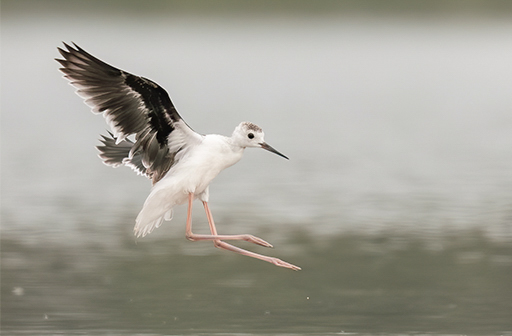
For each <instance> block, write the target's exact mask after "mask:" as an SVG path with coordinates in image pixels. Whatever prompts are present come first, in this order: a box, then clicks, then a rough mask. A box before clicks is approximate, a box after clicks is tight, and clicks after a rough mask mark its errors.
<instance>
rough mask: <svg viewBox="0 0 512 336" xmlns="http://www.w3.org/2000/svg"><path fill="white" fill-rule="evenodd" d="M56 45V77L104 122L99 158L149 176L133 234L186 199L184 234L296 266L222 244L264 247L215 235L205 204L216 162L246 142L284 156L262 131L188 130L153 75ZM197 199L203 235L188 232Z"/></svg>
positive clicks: (226, 160)
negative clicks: (202, 217) (203, 219)
mask: <svg viewBox="0 0 512 336" xmlns="http://www.w3.org/2000/svg"><path fill="white" fill-rule="evenodd" d="M63 44H64V47H63V48H61V47H57V49H58V51H59V53H60V55H61V56H62V58H61V59H59V58H56V59H55V60H56V61H57V62H59V63H60V65H61V66H62V67H61V68H59V70H60V71H61V72H62V73H63V75H64V76H63V77H64V78H65V79H67V80H68V81H69V83H70V84H71V85H72V86H73V87H75V88H76V93H77V94H78V95H79V96H81V97H82V98H83V99H84V101H85V103H86V104H87V105H88V106H89V107H90V108H91V110H92V112H93V113H95V114H101V115H103V117H104V118H105V120H106V122H107V124H108V125H109V127H110V130H111V131H110V132H108V135H101V137H102V138H101V139H100V141H101V145H100V146H97V149H98V150H99V153H100V154H99V157H100V158H101V159H102V161H103V163H104V164H106V165H108V166H112V167H118V166H122V165H124V166H128V167H130V168H132V169H133V170H134V171H135V172H136V173H137V174H139V175H143V176H145V177H147V178H149V179H150V180H151V182H152V188H151V191H150V193H149V196H148V197H147V199H146V200H145V202H144V205H143V206H142V210H141V211H140V212H139V214H138V215H137V218H136V219H135V227H134V234H135V236H136V237H141V236H142V237H144V236H146V235H147V234H149V233H151V232H152V231H153V230H154V229H155V228H158V227H160V226H161V224H162V222H163V221H164V220H166V221H169V220H171V219H172V213H173V208H174V207H175V206H177V205H181V204H185V203H187V204H188V209H187V220H186V225H185V236H186V238H187V239H188V240H191V241H212V242H213V244H214V246H215V247H217V248H220V249H224V250H228V251H232V252H236V253H239V254H241V255H244V256H248V257H252V258H256V259H260V260H263V261H266V262H269V263H272V264H274V265H276V266H280V267H284V268H289V269H292V270H296V271H297V270H300V269H301V268H300V267H298V266H296V265H293V264H291V263H288V262H286V261H283V260H281V259H279V258H275V257H270V256H266V255H262V254H258V253H255V252H252V251H248V250H245V249H242V248H240V247H237V246H234V245H232V244H229V243H227V242H226V241H231V240H234V241H240V240H243V241H247V242H250V243H254V244H257V245H261V246H264V247H272V245H271V244H270V243H268V242H266V241H265V240H263V239H261V238H258V237H256V236H253V235H250V234H238V235H222V234H218V233H217V229H216V226H215V223H214V220H213V216H212V213H211V211H210V208H209V205H208V202H209V184H210V182H211V181H212V180H213V179H214V178H215V177H216V176H217V175H218V174H219V173H220V172H221V171H222V170H224V169H226V168H228V167H230V166H232V165H234V164H235V163H237V162H238V161H239V160H240V159H241V158H242V155H243V153H244V150H245V149H246V148H262V149H265V150H267V151H269V152H272V153H274V154H277V155H279V156H281V157H283V158H285V159H288V157H286V156H285V155H284V154H282V153H280V152H278V151H277V150H276V149H274V148H273V147H272V146H270V145H269V144H267V143H266V142H265V140H264V132H263V130H262V129H261V128H260V127H259V126H257V125H255V124H254V123H251V122H241V123H240V124H239V125H238V126H236V128H235V129H234V131H233V133H232V134H231V136H223V135H218V134H207V135H203V134H200V133H197V132H195V131H194V130H192V128H190V127H189V126H188V125H187V123H186V122H185V121H184V120H183V118H182V117H181V116H180V114H179V113H178V111H177V110H176V108H175V106H174V104H173V103H172V101H171V99H170V97H169V94H168V93H167V91H166V90H165V89H163V88H162V87H161V86H160V85H158V84H157V83H155V82H154V81H152V80H150V79H147V78H144V77H140V76H136V75H133V74H131V73H129V72H126V71H124V70H121V69H118V68H116V67H113V66H111V65H109V64H107V63H105V62H103V61H101V60H100V59H98V58H96V57H94V56H93V55H91V54H89V53H88V52H86V51H85V50H84V49H82V48H81V47H79V46H78V45H77V44H75V43H74V42H72V46H71V45H70V44H67V43H65V42H63ZM196 199H197V200H200V201H201V202H202V204H203V207H204V210H205V213H206V218H207V220H208V224H209V227H210V232H211V234H208V235H207V234H196V233H193V232H192V204H193V201H194V200H196Z"/></svg>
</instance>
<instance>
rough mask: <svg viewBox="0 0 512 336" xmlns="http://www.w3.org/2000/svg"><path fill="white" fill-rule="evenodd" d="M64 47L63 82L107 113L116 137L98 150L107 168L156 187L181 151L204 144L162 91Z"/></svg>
mask: <svg viewBox="0 0 512 336" xmlns="http://www.w3.org/2000/svg"><path fill="white" fill-rule="evenodd" d="M64 47H65V49H61V48H58V50H59V52H60V54H61V55H62V57H63V59H56V60H57V61H58V62H59V63H60V64H61V65H62V68H60V71H61V72H62V73H63V74H64V78H66V79H67V80H69V82H70V83H71V85H73V86H74V87H75V88H76V89H77V94H78V95H80V96H81V97H82V98H84V101H85V103H86V104H87V105H88V106H90V107H91V109H92V112H94V113H97V114H103V116H104V117H105V119H106V121H107V123H108V124H109V126H110V128H111V130H112V134H111V138H107V137H105V136H103V140H101V141H102V143H103V146H98V149H99V150H100V153H101V154H100V157H101V158H102V159H103V161H104V163H105V164H108V165H112V166H118V165H120V164H125V165H128V166H130V167H132V168H134V170H135V171H137V172H139V173H140V174H142V175H145V176H147V177H149V178H151V179H152V180H153V183H156V182H158V181H159V180H160V179H161V178H162V177H163V176H164V175H165V174H166V173H167V171H168V170H169V169H170V168H171V167H172V165H173V164H174V160H175V157H176V153H177V152H179V151H181V150H184V149H186V148H187V147H188V146H190V145H193V144H196V143H199V142H200V141H201V139H202V136H201V135H200V134H198V133H196V132H194V131H193V130H192V129H191V128H190V127H189V126H188V125H187V124H186V123H185V122H184V121H183V119H182V118H181V116H180V115H179V113H178V111H177V110H176V108H175V107H174V105H173V103H172V101H171V99H170V97H169V95H168V94H167V92H166V91H165V90H164V89H163V88H162V87H161V86H159V85H158V84H156V83H155V82H153V81H151V80H149V79H147V78H144V77H139V76H135V75H132V74H130V73H128V72H126V71H123V70H120V69H118V68H115V67H113V66H111V65H109V64H107V63H105V62H103V61H101V60H99V59H98V58H96V57H94V56H92V55H91V54H89V53H88V52H86V51H85V50H84V49H82V48H80V47H79V46H77V45H76V44H73V46H70V45H68V44H66V43H64ZM130 135H135V141H134V142H133V141H131V140H128V139H127V137H128V136H130ZM173 139H176V140H173ZM116 146H117V147H118V148H116ZM122 155H124V157H122V158H121V157H120V156H122Z"/></svg>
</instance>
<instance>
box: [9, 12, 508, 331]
mask: <svg viewBox="0 0 512 336" xmlns="http://www.w3.org/2000/svg"><path fill="white" fill-rule="evenodd" d="M73 4H77V3H74V2H73ZM3 5H4V2H3ZM9 5H11V6H12V2H7V6H5V5H4V6H3V8H2V27H1V28H2V51H1V53H2V54H1V56H2V58H1V67H2V69H1V70H2V79H1V81H2V82H1V85H2V100H1V118H2V123H1V127H2V133H1V140H2V142H1V146H2V147H1V149H2V162H1V164H2V166H1V168H2V204H1V210H2V223H1V224H2V227H1V229H2V246H1V248H2V292H1V294H2V308H1V309H2V334H6V335H8V334H27V335H29V334H30V335H32V334H34V335H38V334H91V335H92V334H98V335H117V334H119V335H127V334H151V335H153V334H158V335H160V334H162V335H168V334H171V335H174V334H211V333H218V334H238V333H246V334H260V333H261V334H269V333H270V334H272V333H274V334H332V333H340V332H342V331H344V332H351V333H356V334H365V333H370V334H377V333H378V334H395V333H434V334H461V333H464V334H492V335H494V334H496V335H504V334H507V335H510V334H512V322H511V321H512V246H511V242H512V173H511V167H512V94H511V89H512V61H511V60H512V20H511V19H510V16H507V15H505V16H503V17H498V18H496V17H492V18H489V17H479V16H469V17H459V16H455V17H452V16H450V17H442V16H427V17H422V16H405V17H404V16H365V15H357V16H350V15H343V13H334V14H332V15H327V14H326V15H308V14H307V13H303V14H301V15H298V14H296V15H283V14H282V13H281V14H279V15H271V14H268V13H267V14H261V13H259V14H254V15H251V14H250V13H243V15H234V14H233V13H231V14H219V13H217V14H215V15H207V14H205V13H203V14H201V15H193V14H187V15H177V14H175V13H173V12H172V11H169V12H161V13H158V14H153V15H151V16H150V15H147V14H144V15H143V14H140V13H137V12H131V11H127V12H124V11H123V10H121V13H116V12H114V11H112V8H110V10H108V11H103V10H101V9H102V8H101V7H98V8H97V10H95V9H91V8H89V9H88V10H85V11H83V12H82V11H81V10H80V8H79V7H72V6H71V5H69V6H64V8H63V9H62V8H61V9H58V6H57V7H56V8H55V6H54V7H50V9H47V10H46V11H45V10H44V8H43V7H41V8H40V7H37V6H36V7H35V8H34V7H27V8H26V9H25V10H19V8H18V10H9V9H10V8H11V7H9ZM61 41H67V42H69V41H74V42H76V43H77V44H79V45H80V46H81V47H83V48H85V49H86V50H88V51H89V52H91V53H92V54H93V55H95V56H97V57H99V58H100V59H103V60H104V61H106V62H108V63H111V64H112V65H114V66H117V67H120V68H122V69H124V70H127V71H129V72H132V73H134V74H137V75H142V76H145V77H148V78H150V79H152V80H154V81H156V82H157V83H159V84H160V85H162V86H163V87H164V88H166V89H167V90H168V91H169V93H170V95H171V98H172V99H173V101H174V103H175V105H176V106H177V108H178V110H179V111H180V113H181V115H182V117H183V118H184V119H185V120H186V121H187V123H188V124H189V125H191V127H192V128H194V129H195V130H196V131H198V132H200V133H221V134H226V135H229V134H230V133H231V132H232V130H233V129H234V127H235V126H236V125H237V124H238V123H239V122H240V121H244V120H248V121H252V122H254V123H256V124H258V125H260V126H261V127H262V128H263V129H264V130H265V134H266V140H267V141H268V142H269V143H270V144H271V145H273V146H274V147H275V148H277V149H278V150H280V151H282V152H283V153H285V154H286V155H288V156H289V157H290V161H285V160H283V159H281V158H279V157H277V156H275V155H271V154H269V153H268V152H263V151H260V150H247V151H246V153H245V157H244V159H243V160H242V161H241V162H240V163H238V164H237V165H235V166H234V167H232V168H229V169H228V170H226V171H225V172H223V173H222V174H221V175H220V176H219V177H218V178H217V179H216V180H215V181H214V183H213V184H212V185H211V188H210V192H211V197H210V198H211V205H212V211H213V213H214V216H215V217H216V222H217V223H218V228H219V231H221V232H223V233H241V232H250V233H253V234H257V235H259V236H261V237H262V238H264V239H267V240H269V241H271V242H272V243H273V244H274V246H275V248H274V249H273V250H271V251H268V250H264V249H263V248H259V247H253V246H248V245H244V246H245V247H247V248H249V249H252V250H255V251H258V252H261V253H267V254H271V255H275V256H279V257H282V258H283V259H285V260H288V261H290V262H292V263H295V264H298V265H300V266H301V267H303V271H301V272H291V271H290V272H289V271H287V270H283V269H278V268H275V267H273V266H272V265H268V264H265V263H262V262H260V261H257V260H248V259H247V258H244V257H242V256H238V255H230V254H229V253H227V252H225V251H218V250H215V249H214V248H213V247H212V246H211V244H208V243H200V242H199V243H190V242H188V241H186V240H185V239H184V220H185V214H186V213H185V211H186V209H185V208H184V207H182V208H178V209H176V214H175V218H174V219H173V221H172V222H170V223H165V224H164V225H163V227H162V228H160V229H158V230H157V231H155V232H154V233H152V234H151V235H150V236H149V237H147V238H144V239H140V240H138V241H135V240H134V238H133V237H132V236H131V229H132V226H133V224H134V218H135V217H136V215H137V213H138V211H139V210H140V208H141V206H142V203H143V202H144V199H145V197H146V196H147V194H148V193H149V190H150V183H149V181H147V180H145V179H143V178H141V177H137V176H136V175H134V174H133V173H132V172H131V171H130V170H129V169H128V168H119V169H111V168H109V167H106V166H104V165H102V164H101V161H100V160H99V159H98V158H97V157H96V154H97V153H96V150H95V148H94V146H95V145H97V144H98V141H97V138H98V136H99V134H100V133H105V129H106V124H105V123H104V120H103V119H102V118H101V117H100V116H95V115H93V114H92V113H90V112H89V109H88V108H87V106H85V105H84V104H83V103H82V102H81V99H80V98H79V97H77V96H76V95H74V94H73V88H71V87H70V86H68V85H67V83H66V81H64V80H63V79H62V78H61V74H59V73H58V71H57V69H58V64H57V62H55V61H54V60H53V58H55V57H59V54H58V52H57V50H56V47H57V46H59V45H61V44H60V42H61ZM195 210H196V212H195V215H194V220H195V227H196V231H197V232H206V227H207V225H206V219H205V217H204V215H203V212H202V209H201V206H200V204H199V203H197V204H196V209H195ZM242 245H243V244H242Z"/></svg>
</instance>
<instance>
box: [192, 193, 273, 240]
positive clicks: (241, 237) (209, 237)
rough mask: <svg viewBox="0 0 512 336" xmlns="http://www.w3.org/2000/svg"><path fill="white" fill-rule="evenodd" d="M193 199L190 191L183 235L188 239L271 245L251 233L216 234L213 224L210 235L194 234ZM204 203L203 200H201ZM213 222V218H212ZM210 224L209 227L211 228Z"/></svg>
mask: <svg viewBox="0 0 512 336" xmlns="http://www.w3.org/2000/svg"><path fill="white" fill-rule="evenodd" d="M193 200H194V195H193V194H192V193H190V194H189V195H188V211H187V225H186V228H185V236H186V237H187V239H188V240H192V241H196V240H245V241H248V242H250V243H254V244H258V245H261V246H264V247H272V245H271V244H270V243H267V242H266V241H264V240H263V239H261V238H258V237H255V236H253V235H249V234H242V235H218V234H217V230H215V226H214V227H213V228H214V230H212V234H211V235H202V234H195V233H193V232H192V201H193ZM203 203H204V204H206V203H205V202H203ZM206 208H207V205H205V209H206ZM208 213H209V210H207V211H206V216H207V217H208V216H211V214H210V215H208ZM208 223H210V218H208ZM212 223H213V219H212ZM211 227H212V226H211V224H210V229H211Z"/></svg>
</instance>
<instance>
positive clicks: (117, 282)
mask: <svg viewBox="0 0 512 336" xmlns="http://www.w3.org/2000/svg"><path fill="white" fill-rule="evenodd" d="M284 243H285V247H286V248H285V249H284V250H285V252H283V251H282V250H283V249H282V248H276V249H274V250H273V251H271V252H273V254H276V255H277V254H279V256H280V257H283V258H286V259H289V260H290V261H292V262H294V263H297V264H299V265H300V266H301V267H302V268H303V271H300V272H292V271H289V270H285V269H279V268H276V267H274V266H273V265H270V264H267V263H264V262H261V261H257V260H252V259H248V258H245V257H242V256H238V255H231V254H229V253H226V252H224V251H218V250H213V248H212V247H211V245H210V244H208V243H205V242H203V243H201V242H198V243H191V242H187V241H186V240H185V239H184V238H182V239H175V240H171V241H169V240H158V241H153V242H147V241H139V242H138V243H137V244H134V242H133V239H132V237H131V236H128V235H124V236H123V238H122V239H121V240H120V241H118V242H117V243H116V244H115V246H110V247H102V246H98V245H94V244H89V245H88V246H84V247H81V248H76V249H70V248H63V247H59V246H40V245H29V244H24V243H23V242H19V241H16V240H10V239H9V238H8V237H4V239H3V242H2V259H3V260H2V263H3V265H2V266H3V270H2V272H3V274H2V301H3V302H2V303H3V304H2V320H3V325H2V328H3V330H4V331H5V332H6V333H9V332H12V333H15V331H16V330H20V329H21V330H25V331H26V332H27V333H28V334H30V333H31V332H33V333H39V332H40V333H41V334H44V333H45V332H47V333H48V334H54V333H59V332H61V331H63V332H64V333H65V334H66V333H68V334H72V333H73V334H79V333H80V332H85V331H86V332H87V333H89V334H95V333H99V334H101V333H102V330H110V331H111V332H112V330H114V331H115V332H113V334H115V333H119V334H130V335H131V334H139V333H148V334H159V335H176V334H181V333H187V334H190V333H192V334H195V333H205V334H210V333H217V332H218V333H248V334H253V333H254V334H258V333H261V332H264V333H276V334H278V333H300V334H304V333H313V334H315V333H333V332H341V331H345V332H354V331H356V332H358V333H388V334H394V333H416V332H420V333H421V332H431V333H436V334H460V333H462V334H495V335H504V334H507V335H510V334H512V325H511V321H510V316H511V314H512V282H511V281H510V279H511V275H512V273H511V269H512V246H511V245H510V244H509V243H496V242H493V241H489V240H488V239H486V238H485V237H484V236H482V234H480V233H478V232H466V233H465V234H464V235H453V236H445V237H440V238H439V239H437V240H435V241H432V240H426V241H425V240H421V239H419V238H417V237H408V236H400V235H397V234H396V233H390V234H382V235H377V236H372V237H370V236H367V235H358V234H354V235H342V236H332V237H329V238H325V239H322V240H318V239H312V238H311V237H309V236H308V235H306V234H304V233H301V232H293V233H291V235H290V236H289V239H288V240H287V241H286V242H284ZM196 247H197V248H198V249H199V251H202V252H205V251H206V252H205V253H195V252H197V251H194V249H195V248H196ZM204 247H208V249H207V250H206V249H203V248H204ZM262 249H263V248H262ZM196 254H200V255H196ZM109 334H110V332H109Z"/></svg>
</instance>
